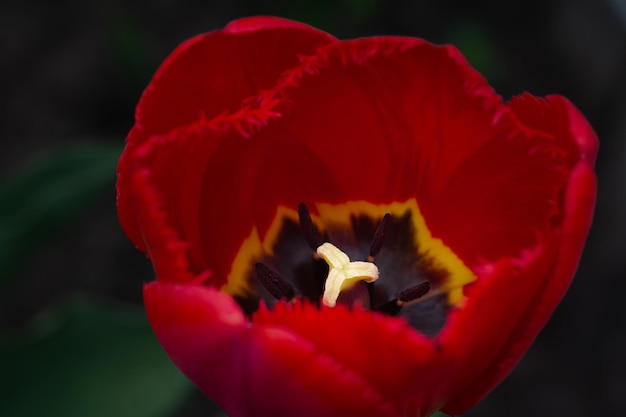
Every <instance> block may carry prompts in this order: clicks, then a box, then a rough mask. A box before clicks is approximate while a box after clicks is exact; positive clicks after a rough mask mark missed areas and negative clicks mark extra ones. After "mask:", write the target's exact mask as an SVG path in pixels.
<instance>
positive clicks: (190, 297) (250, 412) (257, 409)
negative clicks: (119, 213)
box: [144, 282, 396, 417]
mask: <svg viewBox="0 0 626 417" xmlns="http://www.w3.org/2000/svg"><path fill="white" fill-rule="evenodd" d="M144 297H145V303H146V308H147V312H148V317H149V319H150V322H151V324H152V326H153V328H154V330H155V333H156V335H157V337H158V339H159V341H160V342H161V344H162V345H163V347H164V348H165V350H166V351H167V352H168V354H169V355H170V357H171V358H172V360H173V361H174V363H175V364H176V365H177V366H178V367H179V368H180V369H181V370H182V371H183V372H184V373H185V374H186V375H187V376H188V377H189V379H191V380H192V381H193V382H194V383H196V384H197V385H198V386H199V387H200V388H201V389H202V390H203V391H204V392H205V393H206V394H207V395H209V396H210V397H212V398H214V399H215V401H216V402H217V403H218V404H219V405H220V406H221V407H222V408H223V409H224V411H226V413H228V415H229V416H231V417H256V416H277V417H280V416H285V417H286V416H294V415H298V416H304V417H331V416H346V415H359V416H372V417H374V416H377V417H378V416H382V417H385V416H388V417H393V416H395V415H396V414H394V413H392V411H393V410H392V409H391V407H390V405H389V404H387V403H385V402H384V401H383V400H382V398H381V396H380V394H379V393H378V392H376V391H375V390H373V389H372V388H371V387H369V386H368V385H367V384H365V383H364V381H363V380H362V378H361V377H360V376H359V375H356V374H354V373H353V372H351V371H350V370H346V369H345V368H344V367H343V365H342V364H340V363H338V362H335V360H334V358H331V357H328V356H327V355H325V354H324V352H323V351H319V350H318V348H317V346H315V345H313V344H311V343H310V342H308V341H307V340H304V339H302V338H300V337H298V336H297V335H295V334H294V333H292V332H290V331H288V330H286V329H284V328H281V327H277V326H271V325H267V326H254V325H252V326H251V325H250V324H249V323H248V322H247V319H246V318H245V317H244V316H243V314H242V313H241V310H240V309H239V307H238V306H237V305H236V304H235V302H234V301H233V300H232V299H231V298H230V297H228V296H227V295H225V294H223V293H220V292H218V291H216V290H214V289H211V288H207V287H203V286H198V285H175V284H163V283H159V282H155V283H152V284H148V285H146V287H145V289H144Z"/></svg>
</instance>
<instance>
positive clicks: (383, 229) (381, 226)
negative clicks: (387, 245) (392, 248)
mask: <svg viewBox="0 0 626 417" xmlns="http://www.w3.org/2000/svg"><path fill="white" fill-rule="evenodd" d="M390 222H391V214H389V213H386V214H385V215H384V216H383V218H382V219H381V220H380V223H378V227H377V228H376V232H374V238H373V239H372V244H371V245H370V255H369V257H368V258H367V260H368V261H370V262H374V257H375V256H376V255H378V252H380V249H381V248H382V247H383V243H384V242H385V235H386V234H387V229H389V223H390Z"/></svg>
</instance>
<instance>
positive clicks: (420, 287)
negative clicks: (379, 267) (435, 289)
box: [398, 281, 430, 303]
mask: <svg viewBox="0 0 626 417" xmlns="http://www.w3.org/2000/svg"><path fill="white" fill-rule="evenodd" d="M428 291H430V282H428V281H424V282H422V283H421V284H417V285H415V286H413V287H411V288H407V289H406V290H403V291H401V292H400V294H399V295H398V301H401V302H403V303H408V302H409V301H413V300H417V299H418V298H422V297H423V296H425V295H426V294H427V293H428Z"/></svg>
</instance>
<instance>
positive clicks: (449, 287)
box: [221, 199, 476, 306]
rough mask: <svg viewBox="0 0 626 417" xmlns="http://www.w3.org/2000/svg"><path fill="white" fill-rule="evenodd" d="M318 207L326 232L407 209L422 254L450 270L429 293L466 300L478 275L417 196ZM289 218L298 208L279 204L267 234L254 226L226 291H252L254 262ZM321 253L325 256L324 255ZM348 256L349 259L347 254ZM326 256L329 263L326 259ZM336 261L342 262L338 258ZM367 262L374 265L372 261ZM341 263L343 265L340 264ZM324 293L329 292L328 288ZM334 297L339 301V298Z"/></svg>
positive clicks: (318, 221)
mask: <svg viewBox="0 0 626 417" xmlns="http://www.w3.org/2000/svg"><path fill="white" fill-rule="evenodd" d="M315 207H316V209H317V212H318V213H319V215H315V214H314V213H311V218H312V220H313V222H314V223H315V224H316V226H317V228H318V229H319V230H320V232H322V233H323V232H324V231H325V230H326V229H327V228H336V229H337V228H338V229H345V230H351V229H352V218H353V217H354V216H360V215H365V216H368V217H369V218H371V219H380V218H382V216H384V215H385V213H390V214H391V215H392V216H393V217H397V218H400V217H402V216H403V215H405V214H406V212H407V211H410V213H411V221H412V223H413V228H414V231H415V233H414V236H413V239H414V243H415V245H416V247H417V248H418V251H419V256H420V257H427V258H428V259H429V260H431V261H432V263H433V266H434V267H435V268H439V269H443V270H445V271H447V272H448V274H447V276H446V278H445V279H444V280H443V281H442V283H441V284H442V285H441V286H440V287H439V288H436V289H435V290H434V291H431V292H430V293H429V295H431V296H432V295H436V294H442V293H447V294H448V304H450V305H456V306H461V305H462V302H463V300H464V299H465V297H464V295H463V287H464V286H465V285H467V284H469V283H471V282H473V281H475V280H476V275H475V274H474V273H473V272H472V271H471V270H470V269H469V268H468V267H467V266H466V265H465V264H464V263H463V261H462V260H461V259H460V258H459V257H458V256H457V255H456V254H455V253H454V252H453V251H452V249H450V247H448V246H447V245H446V244H445V243H444V242H443V241H442V240H441V239H438V238H436V237H434V236H433V235H432V234H431V232H430V230H429V229H428V227H427V225H426V220H425V219H424V216H423V215H422V213H421V211H420V210H419V206H418V205H417V202H416V200H415V199H410V200H408V201H406V202H394V203H391V204H374V203H369V202H367V201H352V202H348V203H343V204H326V203H323V204H322V203H318V204H316V205H315ZM285 219H290V220H292V221H294V222H296V223H297V222H298V212H297V211H296V210H294V209H290V208H286V207H284V206H279V207H278V208H277V209H276V214H275V217H274V220H273V221H272V224H271V225H270V227H269V229H268V230H267V232H266V233H265V235H264V236H263V237H261V236H260V234H259V232H258V230H257V228H256V227H255V228H253V229H252V231H251V233H250V235H249V236H248V237H247V238H246V239H244V241H243V242H242V245H241V248H240V250H239V252H238V253H237V255H236V257H235V259H234V261H233V263H232V267H231V271H230V273H229V274H228V277H227V281H226V283H225V284H224V285H223V286H222V288H221V289H222V291H225V292H227V293H228V294H230V295H233V296H245V295H247V294H249V293H250V291H251V285H250V282H249V279H250V271H251V269H250V268H251V265H254V262H257V261H258V260H259V259H260V258H261V257H262V256H263V255H266V256H273V255H274V245H275V243H276V241H277V239H278V237H279V235H280V232H281V230H282V227H283V225H284V221H285ZM324 226H325V227H324ZM322 246H323V245H322ZM336 249H337V248H336ZM337 251H339V252H340V253H342V254H343V252H341V250H339V249H337ZM319 255H320V256H321V257H322V258H324V256H322V255H321V254H319ZM344 255H345V254H344ZM331 256H333V255H331ZM345 256H346V258H347V255H345ZM324 259H325V260H326V261H327V262H328V260H327V259H326V258H324ZM329 259H330V258H329ZM333 259H334V258H333ZM338 259H340V260H341V259H343V258H341V256H339V258H338ZM334 262H338V261H336V260H335V261H334ZM348 263H352V264H359V263H358V262H350V260H349V259H348ZM363 263H365V264H369V265H373V264H372V263H369V262H363ZM337 265H340V264H339V263H337ZM329 266H330V263H329ZM373 266H374V267H375V265H373ZM352 268H353V267H350V270H348V276H351V275H354V276H355V277H356V276H358V275H359V274H361V272H358V273H357V272H356V271H355V270H353V269H352ZM370 272H371V271H370ZM330 275H331V274H330V273H329V279H327V284H326V285H329V284H328V281H329V280H330V278H331V277H330ZM361 276H367V277H369V278H372V277H373V276H374V274H373V273H371V274H370V273H369V272H368V273H363V274H361ZM376 276H377V275H376ZM369 278H368V279H369ZM334 279H335V278H333V280H334ZM357 281H358V279H357V280H352V281H351V280H350V279H349V278H348V279H345V280H344V281H342V282H345V283H343V284H339V287H338V288H339V291H338V294H340V293H341V291H342V290H345V289H347V288H349V287H350V286H351V284H352V285H354V283H356V282H357ZM342 285H343V287H342ZM332 291H335V290H332ZM324 294H325V295H326V290H325V292H324ZM329 294H330V290H329ZM337 296H338V295H337ZM330 299H331V297H330V295H329V300H330ZM334 300H335V302H336V297H335V299H334ZM324 304H326V305H328V304H327V303H326V302H324Z"/></svg>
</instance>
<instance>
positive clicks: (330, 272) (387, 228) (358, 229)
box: [222, 200, 475, 335]
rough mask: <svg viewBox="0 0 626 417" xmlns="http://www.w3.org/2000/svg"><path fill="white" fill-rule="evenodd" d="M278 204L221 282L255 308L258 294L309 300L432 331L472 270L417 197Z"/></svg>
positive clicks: (457, 298)
mask: <svg viewBox="0 0 626 417" xmlns="http://www.w3.org/2000/svg"><path fill="white" fill-rule="evenodd" d="M315 208H316V209H317V210H316V211H317V215H316V217H315V218H312V216H311V213H310V212H309V210H308V208H307V206H305V205H304V204H300V206H299V207H298V210H297V212H296V211H292V210H288V209H285V208H280V207H279V209H278V211H277V214H276V217H275V220H274V222H273V223H272V224H271V226H270V228H269V230H267V231H265V232H264V235H263V239H261V238H260V237H259V232H258V231H257V230H256V229H254V230H253V232H252V234H251V236H250V237H249V238H248V239H247V240H246V241H244V242H243V244H242V246H241V249H240V253H239V254H238V255H237V257H236V258H235V261H234V263H233V267H232V270H231V274H229V277H228V282H227V283H226V285H225V286H224V287H223V288H222V289H223V290H224V291H226V292H228V293H230V294H231V295H232V296H233V297H234V298H235V299H236V300H237V301H238V302H239V304H240V305H241V306H242V308H243V309H244V311H246V312H247V313H248V314H250V315H252V314H254V312H255V311H256V309H257V308H258V304H259V302H260V301H261V300H263V302H264V303H266V304H267V305H268V307H270V308H272V307H273V305H274V304H275V303H277V302H291V301H293V300H295V299H302V298H305V299H309V300H311V301H312V302H313V303H315V304H317V305H318V306H320V307H335V306H336V305H337V304H344V305H347V306H348V307H350V308H351V307H353V306H355V305H360V306H361V307H362V308H365V309H369V310H373V311H378V312H381V313H383V314H388V315H399V316H403V317H405V318H406V319H407V320H408V321H409V323H410V324H411V325H412V326H413V327H415V328H417V329H418V330H420V331H422V332H424V333H426V334H429V335H434V334H436V333H437V332H438V331H439V330H440V329H441V327H442V326H443V324H444V323H445V320H446V317H447V314H448V311H449V309H450V308H452V307H456V306H460V305H461V304H460V302H461V301H462V300H463V294H462V290H463V286H464V285H466V284H468V283H470V282H472V281H473V280H474V279H475V276H474V274H473V273H472V272H471V271H470V270H469V269H467V267H465V265H464V264H463V263H462V262H461V261H460V260H459V259H458V258H457V257H456V255H454V253H453V252H452V251H451V250H450V249H449V248H448V247H447V246H445V245H444V244H443V242H441V241H440V240H438V239H435V238H433V237H432V236H431V235H430V232H429V231H428V228H427V227H426V225H425V222H424V220H423V217H422V216H421V214H420V212H419V210H418V208H417V205H416V204H415V202H414V200H410V201H408V202H407V203H393V204H391V205H386V206H385V205H374V204H370V203H365V202H354V203H347V204H345V205H339V206H337V205H323V204H317V205H316V206H315Z"/></svg>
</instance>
